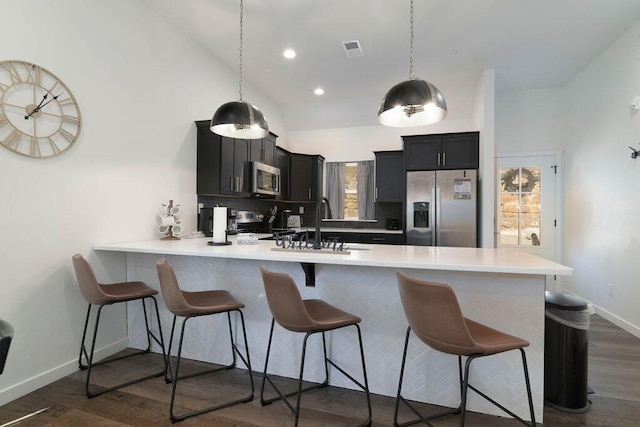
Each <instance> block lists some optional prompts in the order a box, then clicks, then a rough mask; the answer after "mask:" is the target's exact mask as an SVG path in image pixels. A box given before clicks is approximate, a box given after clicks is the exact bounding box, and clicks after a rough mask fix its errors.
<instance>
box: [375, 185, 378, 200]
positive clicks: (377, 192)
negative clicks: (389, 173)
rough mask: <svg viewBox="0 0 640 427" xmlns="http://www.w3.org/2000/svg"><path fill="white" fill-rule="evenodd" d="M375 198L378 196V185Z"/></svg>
mask: <svg viewBox="0 0 640 427" xmlns="http://www.w3.org/2000/svg"><path fill="white" fill-rule="evenodd" d="M375 198H376V199H377V198H378V187H376V197H375Z"/></svg>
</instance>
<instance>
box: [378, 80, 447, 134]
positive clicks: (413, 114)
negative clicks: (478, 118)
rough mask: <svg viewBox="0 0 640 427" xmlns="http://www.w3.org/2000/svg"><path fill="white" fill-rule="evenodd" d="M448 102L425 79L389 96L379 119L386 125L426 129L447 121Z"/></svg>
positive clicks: (410, 82) (403, 85)
mask: <svg viewBox="0 0 640 427" xmlns="http://www.w3.org/2000/svg"><path fill="white" fill-rule="evenodd" d="M446 115H447V103H446V102H445V100H444V96H442V93H441V92H440V91H439V90H438V88H437V87H435V86H434V85H432V84H431V83H429V82H426V81H424V80H421V79H414V80H407V81H404V82H402V83H398V84H397V85H395V86H394V87H392V88H391V89H390V90H389V92H387V94H386V95H385V97H384V99H383V100H382V103H381V104H380V109H379V110H378V120H379V121H380V123H382V124H383V125H385V126H392V127H413V126H426V125H430V124H433V123H436V122H439V121H440V120H442V119H444V118H445V117H446Z"/></svg>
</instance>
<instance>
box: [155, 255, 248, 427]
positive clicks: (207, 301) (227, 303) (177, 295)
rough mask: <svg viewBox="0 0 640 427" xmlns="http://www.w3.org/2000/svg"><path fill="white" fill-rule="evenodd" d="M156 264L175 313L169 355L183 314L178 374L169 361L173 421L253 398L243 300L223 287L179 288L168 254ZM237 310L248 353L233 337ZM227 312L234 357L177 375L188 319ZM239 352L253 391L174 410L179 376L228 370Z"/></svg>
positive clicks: (168, 304)
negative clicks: (179, 412)
mask: <svg viewBox="0 0 640 427" xmlns="http://www.w3.org/2000/svg"><path fill="white" fill-rule="evenodd" d="M156 268H157V270H158V278H159V279H160V289H161V291H162V298H163V299H164V302H165V304H166V306H167V308H168V309H169V311H170V312H171V313H173V324H172V326H171V337H170V339H169V350H168V353H169V355H170V354H171V347H172V344H173V334H174V331H175V327H176V320H177V318H178V316H180V317H184V320H183V322H182V328H181V330H180V341H179V344H178V356H177V358H178V360H177V362H176V370H175V374H174V373H173V368H172V366H171V362H169V374H170V376H171V378H170V379H169V378H166V380H167V382H172V383H173V384H172V387H171V403H170V404H169V417H170V418H171V421H172V422H174V423H175V422H178V421H182V420H184V419H185V418H188V417H193V416H195V415H200V414H204V413H205V412H211V411H214V410H216V409H221V408H226V407H228V406H231V405H235V404H237V403H245V402H250V401H252V400H253V394H254V384H253V374H252V372H251V361H250V359H249V345H248V343H247V331H246V329H245V325H244V316H243V315H242V310H241V309H242V308H244V304H242V303H241V302H239V301H238V300H236V299H235V298H234V297H233V295H231V294H230V293H229V292H227V291H223V290H211V291H201V292H188V291H183V290H181V289H180V286H179V285H178V279H177V278H176V274H175V272H174V270H173V267H172V266H171V264H169V263H168V262H167V260H166V259H165V258H161V259H159V260H158V261H157V262H156ZM232 311H235V312H237V313H238V314H239V315H240V323H241V325H242V334H243V337H244V345H245V349H246V351H245V355H246V359H245V356H243V355H242V353H240V351H239V350H238V347H237V346H236V344H235V341H234V339H233V329H232V326H231V312H232ZM220 313H226V314H227V321H228V323H229V335H230V336H231V355H232V357H233V360H232V362H231V364H229V365H226V366H222V367H217V368H214V369H209V370H205V371H202V372H196V373H194V374H190V375H185V376H182V377H179V376H178V371H179V370H180V360H181V354H182V342H183V338H184V331H185V327H186V325H187V320H189V319H191V318H193V317H198V316H207V315H210V314H220ZM236 353H237V355H238V356H240V358H241V359H242V361H243V362H244V364H245V366H246V367H247V370H248V371H249V381H250V383H251V392H250V393H249V394H248V395H247V396H246V397H243V398H240V399H236V400H232V401H228V402H225V403H221V404H218V405H214V406H211V407H208V408H205V409H200V410H197V411H192V412H188V413H185V414H182V415H176V414H174V412H173V407H174V402H175V397H176V388H177V385H178V381H179V380H184V379H187V378H192V377H196V376H200V375H204V374H209V373H213V372H218V371H221V370H228V369H231V368H234V367H235V366H236Z"/></svg>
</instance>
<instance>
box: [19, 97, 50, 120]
mask: <svg viewBox="0 0 640 427" xmlns="http://www.w3.org/2000/svg"><path fill="white" fill-rule="evenodd" d="M47 95H49V94H48V93H46V94H45V95H44V96H43V97H42V100H41V101H40V103H39V104H38V106H37V107H36V108H34V109H33V111H32V112H30V113H29V114H27V115H26V116H24V119H25V120H29V117H31V116H32V115H33V114H35V113H37V112H38V111H40V107H42V103H43V102H44V101H45V100H46V99H47Z"/></svg>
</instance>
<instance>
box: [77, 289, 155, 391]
mask: <svg viewBox="0 0 640 427" xmlns="http://www.w3.org/2000/svg"><path fill="white" fill-rule="evenodd" d="M145 298H147V297H145ZM145 298H142V299H140V302H141V303H142V305H143V307H144V299H145ZM148 298H152V299H153V301H154V303H155V309H156V317H157V319H158V331H159V335H160V337H161V338H160V339H158V338H157V337H156V336H155V335H154V334H153V333H152V332H151V330H150V329H149V321H148V319H147V313H146V308H145V309H144V313H145V327H146V328H147V339H148V341H149V342H148V348H147V349H144V350H140V351H136V352H134V353H130V354H125V355H123V356H117V357H108V358H106V359H104V360H101V361H99V362H94V361H93V358H94V356H95V347H96V340H97V336H98V327H99V324H100V315H101V314H102V309H103V308H104V307H106V306H107V305H110V304H104V305H101V306H99V307H98V312H97V314H96V321H95V326H94V330H93V337H92V339H91V350H90V352H89V353H88V354H87V350H86V347H85V340H86V332H87V324H88V321H89V315H90V313H91V304H89V309H88V310H87V317H86V320H85V328H84V332H83V337H82V344H81V347H80V362H79V363H80V368H81V369H86V370H87V377H86V380H85V393H86V394H87V397H89V398H92V397H96V396H99V395H101V394H104V393H106V392H108V391H112V390H116V389H119V388H123V387H126V386H129V385H132V384H136V383H138V382H141V381H144V380H147V379H150V378H153V377H159V376H162V375H163V374H164V373H165V372H166V368H167V365H166V363H167V358H166V355H165V350H164V339H163V338H162V326H161V325H160V312H159V311H158V305H157V302H156V300H155V298H153V297H148ZM150 337H153V339H154V340H156V341H157V342H158V344H159V345H160V346H161V349H162V359H163V361H162V364H163V369H162V371H160V372H157V373H154V374H150V375H146V376H144V377H141V378H136V379H133V380H131V381H127V382H125V383H122V384H118V385H115V386H113V387H108V388H105V389H102V390H100V391H99V392H92V391H90V390H89V385H90V377H91V370H92V368H94V367H96V366H99V365H103V364H105V363H112V362H115V361H118V360H122V359H127V358H129V357H133V356H139V355H142V354H146V353H149V351H150V348H151V338H150ZM83 354H84V356H85V358H86V359H87V365H86V366H83V365H82V355H83Z"/></svg>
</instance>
